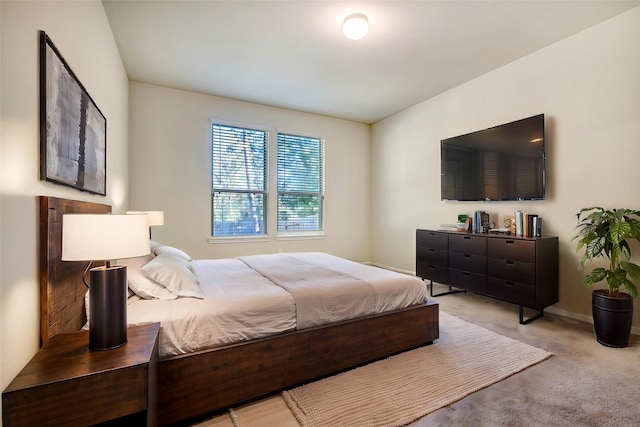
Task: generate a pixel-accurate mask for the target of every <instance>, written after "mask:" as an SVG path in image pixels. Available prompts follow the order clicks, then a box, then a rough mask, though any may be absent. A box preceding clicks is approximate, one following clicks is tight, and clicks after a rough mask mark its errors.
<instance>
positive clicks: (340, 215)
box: [129, 82, 370, 261]
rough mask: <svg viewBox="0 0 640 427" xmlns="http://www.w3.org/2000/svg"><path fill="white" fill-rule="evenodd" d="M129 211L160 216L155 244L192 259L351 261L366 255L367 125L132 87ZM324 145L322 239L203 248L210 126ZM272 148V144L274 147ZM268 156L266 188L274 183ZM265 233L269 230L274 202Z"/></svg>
mask: <svg viewBox="0 0 640 427" xmlns="http://www.w3.org/2000/svg"><path fill="white" fill-rule="evenodd" d="M129 100H130V105H129V109H130V110H129V111H130V116H129V122H130V134H129V135H130V141H131V146H130V159H131V163H130V177H131V182H130V191H131V208H132V209H136V210H164V211H165V225H164V226H162V227H156V228H154V229H153V238H154V240H158V241H161V242H163V243H166V244H173V245H175V246H178V247H180V248H182V249H184V250H186V251H187V252H189V254H190V255H191V256H193V257H194V258H220V257H227V256H236V255H240V254H254V253H269V252H278V251H282V252H292V251H325V252H331V253H333V254H335V255H339V256H343V257H346V258H349V259H353V260H356V261H368V260H369V259H370V254H369V215H370V210H369V207H370V200H369V164H370V147H369V143H370V142H369V141H370V127H369V126H368V125H363V124H360V123H354V122H349V121H344V120H337V119H332V118H328V117H323V116H318V115H313V114H305V113H300V112H296V111H290V110H284V109H280V108H273V107H267V106H263V105H256V104H249V103H245V102H239V101H233V100H229V99H225V98H220V97H215V96H208V95H202V94H197V93H193V92H186V91H180V90H174V89H167V88H163V87H159V86H153V85H148V84H142V83H135V82H132V83H131V85H130V89H129ZM211 119H216V120H223V121H226V122H232V123H237V124H240V125H247V126H259V127H262V128H266V129H270V130H273V131H274V133H273V134H272V138H274V137H275V131H276V129H282V130H288V131H294V132H295V131H300V132H304V133H311V134H312V135H313V136H319V137H322V138H324V139H325V155H326V161H325V164H326V170H325V198H326V202H325V231H326V236H325V237H322V238H314V239H304V240H295V239H294V240H291V239H288V240H283V239H276V238H275V236H274V235H271V236H269V238H267V239H266V240H259V241H252V242H244V243H209V242H208V238H209V237H210V236H211V225H210V224H211V213H210V212H211V208H210V206H211V131H210V126H211V125H210V120H211ZM273 142H275V141H273ZM274 155H275V150H273V149H272V150H271V155H270V163H271V174H270V180H271V182H275V175H274V173H275V165H274V163H273V161H274V160H275V157H274ZM269 200H270V206H269V208H270V210H269V214H270V216H268V226H269V227H268V228H269V229H270V230H274V229H275V222H274V219H275V205H274V202H275V197H274V196H273V194H272V196H271V197H269Z"/></svg>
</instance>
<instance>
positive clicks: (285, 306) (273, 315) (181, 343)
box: [127, 259, 296, 357]
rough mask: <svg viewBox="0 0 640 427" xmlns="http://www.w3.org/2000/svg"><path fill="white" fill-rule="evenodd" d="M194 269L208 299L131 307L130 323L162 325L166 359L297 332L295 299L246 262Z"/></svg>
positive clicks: (209, 263) (206, 263) (201, 264)
mask: <svg viewBox="0 0 640 427" xmlns="http://www.w3.org/2000/svg"><path fill="white" fill-rule="evenodd" d="M193 268H194V272H195V274H196V275H197V276H198V278H199V279H200V288H201V289H202V293H203V295H204V299H198V298H178V299H175V300H170V301H162V300H157V299H153V300H142V299H141V300H137V301H134V302H131V303H130V304H128V306H127V307H128V308H127V323H128V324H129V325H140V324H145V323H151V322H158V321H159V322H160V323H161V332H160V343H159V348H160V356H161V357H164V356H171V355H176V354H184V353H191V352H194V351H198V350H202V349H205V348H209V347H214V346H220V345H224V344H231V343H235V342H240V341H246V340H250V339H254V338H261V337H265V336H269V335H274V334H277V333H280V332H285V331H288V330H292V329H295V326H296V320H295V304H294V302H293V297H292V296H291V295H289V293H288V292H287V291H285V290H284V289H282V288H280V287H278V286H274V284H273V283H272V282H271V281H269V280H268V279H266V278H265V277H263V276H262V275H260V274H259V273H257V272H255V271H253V270H251V269H250V268H248V267H247V266H246V265H245V264H244V263H243V262H242V261H240V260H237V259H211V260H194V261H193Z"/></svg>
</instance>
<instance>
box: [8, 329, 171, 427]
mask: <svg viewBox="0 0 640 427" xmlns="http://www.w3.org/2000/svg"><path fill="white" fill-rule="evenodd" d="M159 331H160V324H159V323H154V324H150V325H144V326H134V327H130V328H129V329H128V330H127V338H128V343H127V344H126V345H124V346H122V347H120V348H117V349H115V350H107V351H91V350H89V333H88V331H81V332H74V333H68V334H59V335H56V336H54V337H52V338H51V339H49V341H48V342H47V343H46V344H45V345H44V346H43V347H42V348H41V349H40V351H39V352H38V353H37V354H36V355H35V356H34V357H33V359H31V361H30V362H29V363H28V364H27V366H25V367H24V369H23V370H22V371H21V372H20V373H19V374H18V376H17V377H16V378H15V379H14V380H13V381H12V382H11V383H10V384H9V386H8V387H7V388H6V389H5V390H4V392H3V393H2V422H3V425H4V427H11V426H47V425H93V424H98V423H102V422H105V421H111V420H117V419H120V418H123V417H128V416H132V417H134V418H133V419H134V420H136V421H135V422H134V423H135V424H137V423H138V421H137V420H140V419H141V420H143V421H142V422H140V423H141V424H143V425H144V424H145V422H146V425H147V426H155V425H157V421H158V412H157V409H158V407H157V406H158V391H157V383H158V381H157V378H158V375H157V373H158V333H159ZM125 419H127V418H125Z"/></svg>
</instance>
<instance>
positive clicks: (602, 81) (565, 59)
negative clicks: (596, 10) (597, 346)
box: [371, 7, 640, 331]
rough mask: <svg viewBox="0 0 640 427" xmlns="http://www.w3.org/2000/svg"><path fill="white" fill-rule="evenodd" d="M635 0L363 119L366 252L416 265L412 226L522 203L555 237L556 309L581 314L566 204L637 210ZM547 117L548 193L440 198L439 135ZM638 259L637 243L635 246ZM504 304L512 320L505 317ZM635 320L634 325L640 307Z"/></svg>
mask: <svg viewBox="0 0 640 427" xmlns="http://www.w3.org/2000/svg"><path fill="white" fill-rule="evenodd" d="M638 40H640V7H636V8H635V9H632V10H631V11H629V12H627V13H625V14H623V15H620V16H618V17H615V18H613V19H611V20H609V21H607V22H604V23H602V24H600V25H598V26H596V27H593V28H590V29H588V30H586V31H584V32H582V33H579V34H577V35H575V36H573V37H570V38H568V39H565V40H564V41H561V42H559V43H556V44H554V45H551V46H549V47H547V48H545V49H542V50H540V51H538V52H536V53H534V54H531V55H528V56H526V57H524V58H522V59H520V60H517V61H515V62H513V63H511V64H508V65H506V66H504V67H502V68H500V69H497V70H495V71H492V72H490V73H488V74H486V75H483V76H481V77H479V78H477V79H475V80H472V81H470V82H467V83H465V84H463V85H461V86H459V87H456V88H454V89H452V90H449V91H447V92H445V93H442V94H440V95H439V96H436V97H434V98H431V99H429V100H427V101H424V102H422V103H420V104H417V105H415V106H413V107H412V108H410V109H408V110H406V111H403V112H400V113H398V114H396V115H394V116H392V117H390V118H388V119H386V120H383V121H381V122H379V123H376V124H375V125H374V126H373V129H372V164H371V169H372V171H375V173H374V174H373V175H372V208H371V211H372V228H371V236H372V254H373V259H374V261H376V262H379V263H381V264H386V265H392V266H396V267H399V268H402V269H405V270H410V271H413V269H414V265H415V263H414V251H415V249H414V244H415V229H416V228H434V227H438V226H439V225H440V224H444V223H447V224H450V223H453V222H455V221H456V216H457V214H458V213H470V212H473V211H475V210H485V211H487V212H490V213H491V214H493V215H492V216H493V218H495V215H496V214H497V215H499V222H501V221H502V218H504V216H508V215H510V214H511V213H512V212H513V211H514V210H516V209H521V210H524V211H528V212H529V213H537V214H539V215H541V216H542V217H543V224H544V233H545V234H549V235H555V236H558V237H559V243H560V302H559V303H558V304H557V305H556V307H555V308H556V309H557V311H558V312H563V313H566V314H571V315H575V316H577V317H579V318H581V319H584V320H588V319H589V316H590V312H591V302H590V294H591V288H587V287H586V286H584V285H582V284H581V282H582V278H583V276H584V272H581V271H579V269H578V256H577V255H576V253H575V245H570V240H571V237H572V236H573V233H574V226H575V224H576V218H575V214H576V213H577V212H578V211H579V210H580V209H581V208H583V207H589V206H593V205H601V206H605V207H610V208H611V207H628V208H634V209H640V192H639V191H638V189H637V186H638V183H640V168H639V167H638V159H640V49H639V45H638ZM539 113H544V114H545V115H546V126H547V128H546V133H547V141H546V149H547V160H548V161H547V199H546V200H545V201H528V202H518V203H512V202H491V203H471V202H464V203H463V202H443V201H441V200H440V140H441V139H443V138H446V137H451V136H456V135H460V134H464V133H467V132H471V131H474V130H479V129H484V128H487V127H490V126H495V125H498V124H501V123H505V122H509V121H512V120H517V119H520V118H524V117H528V116H532V115H534V114H539ZM636 254H637V255H636V260H639V259H638V258H637V257H638V256H639V255H638V254H640V251H637V252H636ZM515 316H516V315H515V312H514V318H515ZM634 327H635V330H636V331H640V330H639V329H638V328H639V327H640V310H636V312H635V318H634Z"/></svg>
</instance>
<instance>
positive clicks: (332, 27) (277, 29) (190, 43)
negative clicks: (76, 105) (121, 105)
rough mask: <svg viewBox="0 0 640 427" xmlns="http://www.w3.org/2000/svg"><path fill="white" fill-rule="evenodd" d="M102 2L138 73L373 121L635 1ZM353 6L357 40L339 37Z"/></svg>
mask: <svg viewBox="0 0 640 427" xmlns="http://www.w3.org/2000/svg"><path fill="white" fill-rule="evenodd" d="M103 4H104V8H105V11H106V13H107V17H108V19H109V22H110V24H111V28H112V30H113V34H114V36H115V40H116V43H117V45H118V49H119V51H120V55H121V57H122V61H123V63H124V66H125V69H126V72H127V74H128V76H129V79H130V80H132V81H138V82H145V83H151V84H156V85H161V86H167V87H172V88H178V89H184V90H189V91H195V92H200V93H205V94H211V95H217V96H222V97H228V98H233V99H237V100H242V101H249V102H253V103H258V104H265V105H272V106H277V107H283V108H289V109H293V110H298V111H304V112H309V113H315V114H321V115H326V116H330V117H337V118H343V119H347V120H353V121H357V122H363V123H374V122H376V121H378V120H380V119H383V118H385V117H388V116H390V115H392V114H394V113H396V112H398V111H401V110H403V109H405V108H407V107H410V106H412V105H414V104H416V103H418V102H420V101H423V100H425V99H428V98H430V97H432V96H434V95H437V94H438V93H441V92H443V91H446V90H447V89H450V88H452V87H455V86H457V85H460V84H461V83H464V82H465V81H468V80H471V79H473V78H474V77H477V76H479V75H482V74H484V73H486V72H488V71H491V70H493V69H495V68H498V67H500V66H502V65H504V64H507V63H509V62H512V61H514V60H516V59H517V58H520V57H522V56H525V55H527V54H529V53H531V52H533V51H536V50H538V49H541V48H543V47H545V46H548V45H550V44H552V43H555V42H556V41H558V40H561V39H563V38H566V37H569V36H571V35H573V34H575V33H577V32H579V31H581V30H583V29H585V28H588V27H590V26H593V25H595V24H598V23H599V22H602V21H604V20H607V19H609V18H611V17H613V16H615V15H617V14H620V13H622V12H624V11H626V10H629V9H631V8H633V7H636V6H638V5H640V0H634V1H618V0H606V1H591V0H586V1H585V0H580V1H562V0H545V1H540V0H537V1H521V0H511V1H488V0H487V1H454V0H450V1H446V0H443V1H393V0H386V1H376V0H368V1H354V2H352V1H348V0H343V1H305V0H298V1H293V0H289V1H269V0H261V1H241V0H236V1H214V0H210V1H190V0H177V1H168V0H140V1H134V0H103ZM353 12H361V13H364V14H366V15H367V16H368V18H369V23H370V27H371V28H370V32H369V35H368V36H367V37H365V38H364V39H362V40H359V41H353V40H349V39H347V38H346V37H344V36H343V35H342V33H341V23H342V20H343V19H344V17H345V16H346V15H348V14H349V13H353Z"/></svg>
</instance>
